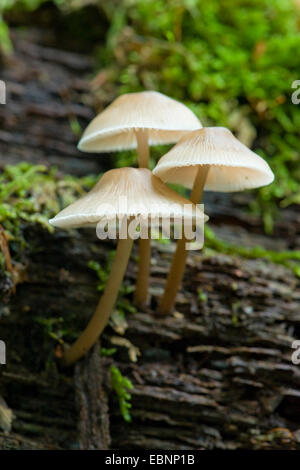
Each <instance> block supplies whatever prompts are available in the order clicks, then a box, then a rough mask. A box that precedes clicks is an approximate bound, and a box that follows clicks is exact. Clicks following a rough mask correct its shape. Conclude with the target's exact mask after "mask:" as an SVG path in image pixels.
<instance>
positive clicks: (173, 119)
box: [78, 91, 202, 306]
mask: <svg viewBox="0 0 300 470" xmlns="http://www.w3.org/2000/svg"><path fill="white" fill-rule="evenodd" d="M201 127H202V125H201V123H200V121H199V120H198V118H197V117H196V116H195V114H194V113H193V112H192V111H191V110H190V109H189V108H187V107H186V106H185V105H184V104H182V103H179V102H178V101H175V100H174V99H172V98H169V97H168V96H165V95H163V94H161V93H158V92H156V91H143V92H139V93H129V94H124V95H121V96H119V97H118V98H117V99H116V100H115V101H113V103H111V104H110V105H109V106H108V107H107V108H106V109H105V110H104V111H103V112H102V113H100V114H99V115H98V116H96V117H95V118H94V119H93V121H92V122H91V123H90V124H89V125H88V127H87V128H86V130H85V132H84V134H83V136H82V138H81V140H80V142H79V144H78V148H79V149H80V150H82V151H84V152H111V151H114V150H125V149H133V148H136V147H137V150H138V163H139V167H140V168H148V167H149V144H150V145H157V144H170V143H174V142H177V141H178V140H179V139H180V137H182V136H183V135H184V134H185V133H186V132H188V131H191V130H194V129H200V128H201ZM150 250H151V248H150V239H140V245H139V268H138V276H137V284H136V290H135V302H136V304H137V305H139V306H144V305H145V304H146V302H147V295H148V283H149V274H150V255H151V251H150Z"/></svg>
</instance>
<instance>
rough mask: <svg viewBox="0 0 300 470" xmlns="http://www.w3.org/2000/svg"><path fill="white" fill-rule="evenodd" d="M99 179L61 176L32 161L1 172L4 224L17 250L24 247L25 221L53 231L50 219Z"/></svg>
mask: <svg viewBox="0 0 300 470" xmlns="http://www.w3.org/2000/svg"><path fill="white" fill-rule="evenodd" d="M96 180H97V178H96V177H94V176H88V177H85V178H75V177H71V176H66V177H64V178H62V179H61V178H59V177H58V174H57V171H56V169H55V168H52V169H50V170H48V169H47V168H46V167H44V166H40V165H32V164H30V163H25V162H22V163H19V164H17V165H7V166H6V167H5V168H4V169H3V171H2V173H1V174H0V224H2V226H3V227H4V229H5V231H6V233H7V235H8V238H9V240H10V242H14V249H15V251H18V248H20V247H21V248H23V247H24V245H25V243H26V242H25V240H24V238H23V235H22V226H23V224H24V222H27V223H33V224H39V225H42V226H43V227H45V228H46V229H47V230H49V231H52V230H53V227H51V225H50V224H49V222H48V220H49V218H51V217H53V216H54V215H55V214H56V213H57V212H59V211H60V210H61V209H62V208H63V207H65V206H66V205H68V204H70V203H71V202H73V201H74V200H75V199H77V198H78V197H80V196H81V195H83V194H84V193H85V190H86V189H89V188H90V187H91V186H92V185H93V184H94V183H95V181H96Z"/></svg>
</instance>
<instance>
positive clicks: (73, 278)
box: [1, 227, 300, 449]
mask: <svg viewBox="0 0 300 470" xmlns="http://www.w3.org/2000/svg"><path fill="white" fill-rule="evenodd" d="M25 236H26V237H28V238H30V240H31V244H30V246H29V247H28V251H27V253H26V257H27V259H28V272H27V276H28V277H27V279H28V280H27V282H26V283H23V284H21V285H18V286H17V295H16V296H14V297H11V298H10V302H9V303H8V304H7V305H6V309H7V310H6V314H5V316H3V317H2V318H1V337H3V338H4V339H5V340H6V341H7V347H8V352H9V360H8V365H7V366H6V368H5V369H3V372H2V382H1V383H2V386H1V395H2V396H3V398H4V399H5V401H6V403H7V404H8V406H9V407H10V408H12V410H13V413H14V414H15V416H16V417H15V419H14V421H13V424H12V435H13V436H14V434H15V433H16V434H18V435H20V434H22V436H23V437H24V439H28V438H29V437H32V435H33V436H35V437H37V436H38V438H37V439H36V442H37V443H38V444H40V442H41V441H42V442H47V443H48V442H50V443H51V445H54V446H56V445H59V446H61V447H63V448H70V447H73V448H74V447H75V448H76V447H84V446H92V447H94V446H96V444H95V440H94V438H95V439H96V442H98V440H100V437H99V436H103V435H105V436H106V441H105V442H106V444H105V445H107V444H108V441H109V437H108V433H106V431H105V432H104V434H103V431H101V429H102V430H103V423H106V421H105V419H106V418H104V421H103V415H102V413H103V412H104V416H107V415H106V411H105V409H106V405H105V399H104V400H103V403H102V400H101V404H100V403H99V402H97V400H96V399H95V397H96V389H97V387H101V380H102V377H103V375H102V368H101V367H100V369H98V368H97V369H98V372H96V371H95V367H94V366H93V364H94V361H95V362H98V361H99V358H98V356H97V355H96V353H95V351H94V355H93V356H92V358H90V359H87V360H84V361H82V363H79V364H78V366H77V368H76V374H75V375H76V380H75V383H74V382H73V381H72V370H70V371H63V370H56V368H55V367H54V369H53V364H52V366H51V368H50V370H49V371H44V372H43V370H44V365H43V364H44V362H45V361H46V360H47V358H48V357H49V355H50V357H51V354H52V352H53V351H54V349H55V346H56V344H57V343H56V342H55V340H51V339H46V338H45V331H44V329H43V327H42V326H41V325H40V324H39V323H37V322H36V317H42V318H45V319H47V318H64V319H66V320H69V323H70V319H71V321H72V322H73V324H74V328H75V327H76V328H78V330H79V329H80V328H83V327H84V325H85V324H86V321H87V320H88V318H89V317H90V315H91V313H92V311H93V309H94V306H95V305H96V302H97V300H98V293H97V290H96V283H97V279H96V278H95V275H94V273H93V272H92V271H91V270H90V269H89V268H88V267H87V265H88V262H89V261H90V260H91V259H93V260H97V261H99V262H100V263H102V264H103V262H104V260H105V259H106V257H107V254H108V252H109V250H111V249H112V248H113V247H114V245H113V244H111V243H107V242H100V241H99V240H96V238H95V234H94V232H93V230H91V231H89V230H84V231H77V232H75V231H73V232H70V233H65V232H60V231H57V232H56V233H55V234H54V235H51V234H48V233H47V232H45V231H43V230H42V229H37V228H34V227H32V228H28V229H27V232H26V233H25ZM240 242H242V239H241V240H240ZM166 248H167V250H166ZM35 250H37V251H35ZM169 251H170V246H168V245H167V246H164V245H160V244H156V245H155V248H154V250H153V261H155V263H154V264H153V266H152V277H151V285H152V290H151V293H152V300H151V308H150V307H149V308H148V309H147V311H144V312H137V313H133V314H127V315H126V321H127V323H128V327H127V329H126V331H125V338H126V339H127V340H129V341H130V342H131V343H132V344H133V345H134V347H137V348H138V349H139V351H140V352H141V356H140V357H138V360H137V362H131V361H130V359H129V354H128V349H127V347H126V345H124V347H122V346H119V347H118V351H117V353H116V354H115V355H114V356H113V357H112V358H107V360H106V361H105V362H104V365H103V374H104V376H107V371H108V367H109V365H110V363H111V362H112V361H113V362H114V364H115V365H117V366H118V367H119V368H120V370H121V371H122V373H123V374H124V375H126V376H128V377H129V378H130V380H131V381H132V383H133V385H134V388H133V390H132V391H131V394H132V409H131V415H132V423H125V422H124V421H123V419H122V418H121V416H120V411H119V407H118V403H117V400H116V399H115V396H114V394H113V393H112V392H110V393H109V398H110V401H109V415H110V435H111V439H112V444H111V446H112V448H120V449H128V448H148V449H164V448H170V449H198V448H274V447H276V448H289V449H292V448H299V445H300V444H299V428H300V426H299V422H300V406H299V405H300V401H299V400H300V370H299V366H297V365H294V364H293V363H292V361H291V354H292V352H293V349H292V347H291V345H292V342H293V340H294V339H297V335H298V334H299V333H298V332H299V323H300V318H299V300H300V290H299V281H298V280H297V279H296V278H295V277H294V275H293V274H292V273H291V272H290V271H289V270H288V269H286V268H284V267H282V266H277V265H273V264H272V263H269V262H265V261H262V260H243V259H240V258H237V257H232V256H224V255H222V254H213V255H202V254H199V253H191V254H190V256H189V266H188V273H187V275H186V277H185V280H184V289H182V290H181V292H180V295H179V298H178V303H177V311H176V312H174V314H173V315H172V316H169V317H167V318H162V317H160V316H158V314H157V313H156V310H155V306H156V304H157V300H158V295H160V293H161V291H162V288H163V282H164V279H165V275H166V271H167V268H168V264H169V262H170V256H171V255H170V253H169ZM158 260H159V261H158ZM135 271H136V265H135V263H134V262H133V261H131V262H130V266H129V269H128V273H127V276H126V283H131V282H132V281H133V280H134V277H135ZM198 289H201V292H202V295H201V296H199V295H198V293H197V291H198ZM203 294H204V295H203ZM16 325H17V327H16ZM24 334H25V337H24ZM116 335H118V333H116V331H114V330H113V329H112V327H111V326H110V327H107V329H106V331H105V334H104V336H103V345H104V346H105V347H107V348H110V347H112V346H113V344H114V343H113V341H112V337H116ZM118 336H120V335H118ZM28 337H30V342H31V344H30V350H28V351H27V352H24V351H26V341H27V339H28ZM16 344H17V345H18V347H17V348H16V346H15V345H16ZM23 354H24V356H23V357H22V360H21V357H20V356H22V355H23ZM23 368H26V373H25V374H24V375H25V376H26V380H27V381H28V383H26V385H25V383H24V378H22V380H21V379H19V375H16V376H15V375H14V374H16V373H15V372H13V371H14V370H17V371H19V370H20V369H21V370H22V369H23ZM10 369H12V370H13V371H12V372H10ZM52 369H53V370H52ZM41 373H42V375H40V374H41ZM18 374H20V372H18ZM32 374H34V375H32ZM66 374H67V375H66ZM99 374H100V375H99ZM41 377H45V378H44V379H43V382H41V383H38V384H37V382H36V381H37V380H38V381H41V380H42V379H41ZM53 377H54V378H55V379H53ZM16 383H18V384H19V388H17V387H16ZM50 383H51V387H50V386H49V384H50ZM33 384H35V385H34V387H33ZM105 385H106V387H107V380H106V384H105ZM73 387H75V390H76V391H75V394H76V396H77V403H78V397H81V398H80V400H79V403H81V405H80V409H81V412H80V413H79V415H78V414H77V413H76V409H75V398H74V392H72V390H74V388H73ZM24 390H25V393H24ZM36 390H39V392H38V393H37V392H36ZM101 393H102V392H101ZM24 394H25V396H28V397H29V398H28V400H27V401H26V404H25V403H24ZM28 401H29V403H30V407H29V408H30V409H29V410H28V406H29V405H28ZM87 401H88V403H87ZM37 403H38V404H39V405H38V407H36V404H37ZM66 403H68V405H66ZM53 406H54V407H55V414H54V412H53ZM94 406H97V407H98V406H100V408H97V410H98V411H97V412H96V413H95V415H94V412H93V410H94V408H93V407H94ZM66 407H67V408H69V410H70V411H69V414H68V415H67V414H66ZM37 409H38V410H39V411H38V412H37V411H36V410H37ZM103 410H104V411H103ZM33 411H34V413H33ZM26 413H27V414H26ZM28 413H29V414H28ZM99 413H100V415H99ZM53 414H54V416H55V418H53ZM97 416H98V418H99V416H101V419H100V421H99V422H100V427H99V428H98V427H97V426H96V422H97V419H98V418H97ZM79 418H80V419H79ZM53 419H54V421H53V423H55V424H53V427H52V425H51V422H52V420H53ZM78 419H79V423H80V425H79V429H80V433H79V434H78V433H77V431H76V427H77V426H78ZM27 420H32V422H33V423H35V426H33V429H32V428H31V429H28V428H27V427H26V422H27ZM76 421H77V425H76ZM44 423H46V425H45V424H44ZM31 426H32V424H31ZM44 426H45V427H44ZM94 426H95V427H94ZM104 426H107V424H104ZM54 428H55V429H56V430H57V429H59V435H60V436H63V437H61V440H60V442H57V441H55V436H56V431H55V430H54ZM91 429H93V432H92V433H91V432H89V430H91ZM106 429H107V428H106ZM99 432H101V433H102V434H98V433H99ZM41 436H42V437H41ZM76 436H77V437H76ZM88 438H89V439H90V441H89V442H88V441H87V439H88ZM102 445H103V444H101V446H102Z"/></svg>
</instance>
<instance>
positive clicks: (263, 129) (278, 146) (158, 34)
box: [99, 0, 300, 232]
mask: <svg viewBox="0 0 300 470" xmlns="http://www.w3.org/2000/svg"><path fill="white" fill-rule="evenodd" d="M106 13H107V15H108V16H109V18H110V23H111V27H110V31H109V34H108V35H107V41H106V45H105V47H104V48H101V49H99V58H100V60H101V69H102V71H103V63H106V65H107V70H108V72H109V74H108V76H109V77H110V80H109V81H108V82H107V84H106V86H107V87H109V90H110V93H111V87H112V86H114V87H115V95H118V94H121V93H128V92H132V91H140V90H142V89H145V88H149V89H155V90H158V91H161V92H163V93H166V94H167V95H170V96H173V97H174V98H177V99H179V100H182V101H184V102H185V103H186V104H187V105H188V106H190V107H191V108H192V109H193V110H194V112H195V113H196V114H197V115H198V117H199V118H200V119H201V120H202V122H203V124H205V125H219V126H220V125H221V126H222V125H225V126H228V127H230V128H231V129H233V130H234V131H235V132H236V133H237V135H238V136H241V138H243V139H244V140H245V141H246V142H247V144H249V145H250V146H252V148H253V149H254V150H256V151H257V152H258V153H259V154H260V155H262V156H263V157H265V158H266V159H267V160H268V161H269V163H270V165H271V167H272V169H273V171H274V173H275V175H276V182H275V183H274V184H272V185H270V186H268V187H266V188H263V189H261V190H258V191H257V192H256V198H255V200H254V202H253V203H252V204H251V209H252V210H253V211H254V212H256V213H257V214H259V215H261V216H262V218H263V220H264V224H265V228H266V230H267V231H268V232H270V231H271V230H272V226H273V220H274V216H275V215H276V212H277V206H278V203H279V202H281V201H282V204H284V205H286V204H288V203H292V202H296V203H297V202H298V201H299V197H300V196H299V194H300V172H299V124H300V113H299V109H298V107H297V106H295V105H293V104H292V102H291V95H292V92H293V90H292V88H291V85H292V82H293V81H294V80H295V79H297V78H299V76H298V72H299V70H300V55H299V49H300V35H299V21H300V9H299V8H297V7H296V5H295V2H294V1H293V0H271V1H270V0H254V1H251V2H249V1H248V0H226V1H220V0H211V1H210V2H203V1H201V0H181V1H180V2H174V1H172V0H135V1H134V2H125V1H123V2H120V5H119V8H118V9H114V8H112V7H108V6H107V8H106ZM102 92H103V90H102ZM119 158H120V159H121V160H122V159H123V158H124V157H123V156H122V155H121V156H120V157H119Z"/></svg>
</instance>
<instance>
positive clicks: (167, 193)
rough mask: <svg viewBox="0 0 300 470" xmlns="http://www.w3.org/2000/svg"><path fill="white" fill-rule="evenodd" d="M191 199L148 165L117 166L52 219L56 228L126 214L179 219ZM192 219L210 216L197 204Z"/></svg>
mask: <svg viewBox="0 0 300 470" xmlns="http://www.w3.org/2000/svg"><path fill="white" fill-rule="evenodd" d="M186 205H189V207H190V208H191V201H189V200H188V199H185V198H184V197H182V196H180V195H179V194H178V193H176V192H175V191H173V190H172V189H170V188H169V187H168V186H166V185H165V184H164V183H163V182H162V181H161V180H160V179H159V178H158V177H157V176H154V175H153V174H152V173H151V171H150V170H148V169H146V168H117V169H114V170H110V171H108V172H106V173H105V174H104V175H103V176H102V178H100V180H99V181H98V183H97V184H96V185H95V186H94V188H93V189H92V190H91V191H90V192H88V193H87V194H86V195H85V196H83V197H82V198H80V199H78V200H77V201H76V202H74V203H73V204H71V205H70V206H68V207H66V208H65V209H63V210H62V211H61V212H59V213H58V214H57V215H56V216H55V217H54V218H53V219H51V220H50V221H49V222H50V223H51V224H52V225H54V226H55V227H61V228H75V227H84V226H91V225H92V226H95V225H96V224H97V223H98V222H100V220H101V221H103V220H104V219H105V220H107V221H109V220H112V219H116V218H118V219H119V218H121V217H123V216H127V217H139V216H141V217H143V218H147V217H153V218H155V217H160V218H170V219H173V218H174V219H176V218H180V217H183V215H185V216H186V215H187V213H186V212H185V207H184V206H186ZM192 209H193V210H191V212H190V215H191V218H194V217H195V216H196V215H197V216H198V217H199V220H201V219H204V220H205V221H206V220H207V219H208V217H206V216H205V215H204V213H203V212H202V211H200V209H199V208H197V207H196V206H195V205H194V204H193V205H192Z"/></svg>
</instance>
